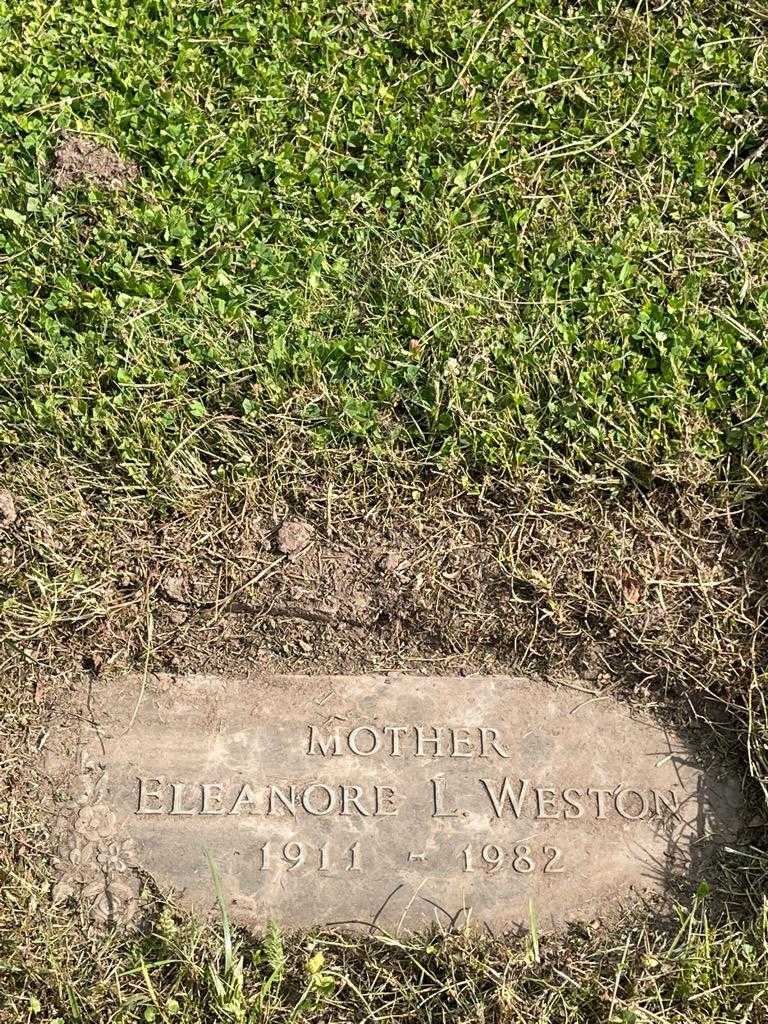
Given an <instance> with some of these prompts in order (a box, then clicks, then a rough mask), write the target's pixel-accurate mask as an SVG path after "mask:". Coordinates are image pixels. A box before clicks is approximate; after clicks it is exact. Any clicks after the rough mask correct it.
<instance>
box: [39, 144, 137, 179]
mask: <svg viewBox="0 0 768 1024" xmlns="http://www.w3.org/2000/svg"><path fill="white" fill-rule="evenodd" d="M138 177H139V167H138V164H136V163H134V162H133V161H132V160H123V159H122V158H121V157H119V156H118V155H117V154H116V153H114V152H112V150H111V149H109V148H108V147H107V146H103V145H101V143H99V142H96V141H95V140H94V139H91V138H87V137H85V136H82V135H65V136H63V137H62V139H61V141H60V143H59V145H58V146H57V147H56V151H55V153H54V154H53V160H52V163H51V178H52V179H53V182H54V184H55V185H56V187H57V188H59V189H65V188H69V187H70V186H71V185H80V184H86V185H98V186H99V187H101V188H107V189H119V188H123V187H124V186H125V185H126V184H127V183H128V182H131V181H136V179H137V178H138Z"/></svg>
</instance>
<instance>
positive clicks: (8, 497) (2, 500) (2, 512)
mask: <svg viewBox="0 0 768 1024" xmlns="http://www.w3.org/2000/svg"><path fill="white" fill-rule="evenodd" d="M15 519H16V502H15V501H14V500H13V495H12V494H11V492H10V491H5V490H0V529H2V528H3V527H5V526H10V525H11V523H13V522H14V521H15Z"/></svg>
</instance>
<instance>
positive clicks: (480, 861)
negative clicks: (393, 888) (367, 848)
mask: <svg viewBox="0 0 768 1024" xmlns="http://www.w3.org/2000/svg"><path fill="white" fill-rule="evenodd" d="M441 860H443V861H444V858H441V857H438V856H436V855H433V854H427V853H426V852H422V853H416V852H414V851H413V850H409V851H408V853H407V855H406V861H407V863H412V862H413V861H420V862H422V863H425V864H429V865H431V866H432V867H434V868H439V867H440V866H441V864H440V863H439V861H441ZM451 860H452V863H454V864H455V863H456V862H455V860H453V858H451ZM458 863H459V869H460V870H461V871H462V872H463V873H466V872H472V871H485V872H486V873H488V874H494V873H496V872H497V871H500V870H501V869H502V868H504V867H507V868H509V869H511V870H512V871H514V872H516V873H517V874H520V875H529V874H531V873H532V872H534V871H536V870H540V871H541V872H542V873H543V874H545V875H548V874H559V873H561V872H562V871H563V870H564V866H563V854H562V850H560V849H559V847H557V846H542V847H541V848H539V847H534V846H531V845H530V844H528V843H517V844H515V845H514V846H512V847H510V848H509V849H506V848H504V847H501V846H497V845H496V844H495V843H486V844H485V845H483V846H481V845H480V844H477V845H473V844H472V843H469V844H468V845H467V846H465V847H464V849H463V850H461V851H460V853H459V855H458ZM368 866H370V865H368ZM442 866H446V864H445V863H443V864H442ZM281 867H282V868H285V869H286V870H287V871H295V870H296V869H297V868H301V867H303V868H305V869H306V868H308V869H310V870H311V869H312V868H314V869H315V870H317V871H334V870H335V871H360V870H361V869H362V867H363V855H362V852H361V850H360V843H359V842H355V843H352V845H351V846H345V847H343V848H336V849H334V848H333V846H332V844H331V843H329V842H326V843H323V845H322V846H314V845H312V844H310V843H303V842H300V841H299V840H296V839H293V840H291V841H290V842H287V843H278V842H271V841H269V840H268V841H267V842H265V843H262V844H261V846H260V847H259V870H260V871H274V870H276V869H279V868H281Z"/></svg>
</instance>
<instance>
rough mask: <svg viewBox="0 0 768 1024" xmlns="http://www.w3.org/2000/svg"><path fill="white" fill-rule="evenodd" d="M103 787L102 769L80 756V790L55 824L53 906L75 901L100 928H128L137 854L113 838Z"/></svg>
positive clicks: (113, 827)
mask: <svg viewBox="0 0 768 1024" xmlns="http://www.w3.org/2000/svg"><path fill="white" fill-rule="evenodd" d="M106 785H107V773H106V771H103V770H101V769H100V768H99V766H98V765H96V764H94V762H93V761H91V760H90V759H89V758H87V757H85V756H84V757H83V759H82V763H81V773H80V784H79V788H78V792H77V793H76V794H75V796H74V799H73V800H72V801H71V802H70V803H68V804H66V805H65V807H64V808H63V813H62V815H61V818H60V820H59V833H60V835H61V840H60V843H59V847H58V850H57V852H56V855H55V857H54V858H53V866H54V868H55V870H56V874H57V877H58V881H57V882H56V884H55V886H54V888H53V894H52V895H53V902H54V903H61V902H62V901H63V900H65V899H69V898H70V897H73V898H75V899H78V900H80V902H81V903H82V904H84V905H85V907H86V908H87V910H88V914H89V917H90V918H91V920H93V921H95V922H96V923H98V924H103V925H107V924H127V923H128V922H129V921H130V920H131V918H132V917H133V916H134V914H135V913H136V910H137V906H138V904H137V893H138V885H137V882H136V878H135V875H134V874H133V872H132V871H131V868H132V867H133V866H134V865H135V862H136V854H135V849H134V845H133V840H131V839H127V838H124V837H122V836H120V835H118V834H117V818H116V817H115V814H114V813H113V811H112V810H111V809H110V808H109V807H108V806H107V804H105V803H104V802H103V794H104V791H105V789H106Z"/></svg>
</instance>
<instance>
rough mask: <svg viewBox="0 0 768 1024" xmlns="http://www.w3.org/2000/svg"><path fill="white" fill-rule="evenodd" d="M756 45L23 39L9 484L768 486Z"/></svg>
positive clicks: (294, 32)
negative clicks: (304, 465) (90, 472)
mask: <svg viewBox="0 0 768 1024" xmlns="http://www.w3.org/2000/svg"><path fill="white" fill-rule="evenodd" d="M764 13H765V12H764V11H761V8H760V7H759V6H754V5H753V6H750V5H747V4H740V3H736V4H725V3H722V4H720V3H704V2H701V3H687V4H684V5H682V7H681V8H680V11H679V12H678V11H677V5H675V7H674V9H673V6H672V5H667V6H663V8H662V10H661V11H660V12H656V11H654V10H653V9H651V7H648V6H646V4H645V3H644V2H641V3H639V4H637V5H632V4H625V3H620V2H618V3H616V2H611V3H598V2H594V0H593V2H590V3H587V4H579V5H574V6H573V7H570V8H564V7H563V6H562V5H560V4H559V3H546V2H545V3H538V2H537V3H533V2H520V3H511V4H504V5H499V6H496V5H492V4H480V5H477V6H472V5H465V4H463V3H460V2H446V3H439V4H437V3H435V4H431V3H400V2H398V3H389V4H387V3H377V4H369V5H366V4H363V5H356V4H348V3H320V4H319V5H318V4H314V3H313V4H309V3H294V4H290V5H283V4H280V3H265V4H259V5H244V4H241V3H237V2H232V0H224V2H222V3H220V4H217V5H215V6H209V5H201V4H199V3H177V2H174V3H171V4H168V5H159V4H155V3H150V2H138V3H135V4H132V5H131V6H130V8H129V7H128V6H126V5H123V4H121V3H111V2H104V3H87V2H86V3H83V2H78V3H53V4H51V5H48V4H35V3H24V4H13V3H12V4H7V5H6V16H5V18H4V19H3V23H2V30H1V31H2V46H1V47H0V66H2V71H3V83H4V84H3V86H2V94H1V95H0V131H2V136H3V148H2V154H0V172H1V174H0V190H2V201H0V211H2V212H1V214H0V244H2V248H3V251H4V253H5V255H4V257H3V262H2V264H0V272H1V273H2V275H3V277H4V279H5V280H4V284H5V287H4V289H3V297H2V301H1V303H0V316H1V317H2V330H3V346H2V355H0V382H2V384H1V387H2V398H1V401H0V416H1V418H2V421H3V426H2V434H1V437H2V442H3V448H4V451H5V452H6V456H7V457H19V456H21V455H24V456H29V455H30V454H33V455H34V454H37V455H38V456H40V457H41V458H42V459H43V460H45V459H47V453H48V452H49V451H50V450H51V448H55V449H57V450H60V451H62V452H64V453H71V454H74V455H76V456H77V457H79V458H86V459H88V460H93V461H94V462H95V463H96V464H97V465H100V466H101V467H102V468H104V467H106V468H108V470H109V471H110V472H111V471H112V470H113V469H117V470H119V473H120V475H121V477H122V479H123V480H124V481H127V482H129V483H130V484H131V485H132V486H136V487H139V488H140V489H142V490H147V491H148V492H150V493H158V492H159V493H165V492H166V491H167V489H168V480H169V479H173V478H175V477H176V476H178V475H181V476H182V477H188V476H190V475H192V476H193V477H195V478H201V477H202V478H209V477H210V476H211V475H213V476H215V477H221V478H224V479H226V480H232V479H237V478H239V477H243V476H248V475H253V474H258V473H259V472H261V471H262V469H263V465H264V461H265V455H264V453H265V451H267V450H268V451H270V452H271V458H272V459H274V460H276V461H278V462H280V461H281V460H282V461H285V463H286V464H288V465H289V463H290V458H287V457H286V454H285V453H287V452H290V449H291V448H292V447H293V446H294V445H296V446H298V447H299V448H301V449H302V450H304V451H305V452H307V453H309V456H310V457H311V460H312V462H313V464H315V465H317V466H319V467H320V468H321V470H322V472H324V473H328V472H335V473H338V472H340V471H341V469H351V470H352V471H354V470H355V468H357V469H358V470H359V469H360V467H363V466H366V467H370V466H371V465H376V466H380V467H383V468H384V472H392V471H393V470H394V468H395V467H401V468H402V467H405V466H410V467H414V466H416V467H420V468H422V469H427V470H430V471H437V472H447V473H448V474H450V475H452V476H453V477H455V478H457V479H460V478H461V477H462V476H467V477H474V478H477V477H481V476H482V475H484V474H488V473H490V474H493V475H496V476H498V475H507V474H510V473H515V472H518V471H520V470H525V469H526V468H529V467H534V468H536V467H540V466H544V467H546V468H547V469H548V470H549V471H550V472H556V473H558V474H559V475H564V476H565V477H573V476H574V475H577V476H578V475H585V474H586V475H587V476H597V477H600V478H604V479H608V480H618V481H626V480H628V479H629V480H636V481H639V482H641V483H644V482H647V481H648V480H649V479H650V478H652V477H659V476H661V477H673V478H675V479H685V478H689V477H690V476H691V475H693V476H696V475H700V474H701V472H702V466H703V467H704V470H703V471H704V472H705V473H707V472H709V471H710V468H712V467H714V468H715V471H716V472H718V473H719V472H720V467H721V466H723V465H727V468H726V470H725V472H726V475H728V474H730V476H731V477H732V478H739V477H740V476H744V475H745V473H746V474H749V473H750V472H752V473H755V474H757V475H758V477H759V478H760V479H763V478H764V475H763V472H762V468H761V467H762V466H763V465H764V460H763V458H762V456H763V455H764V451H765V436H766V388H767V386H768V356H767V355H766V346H765V343H764V340H763V325H764V322H765V318H766V310H767V309H768V285H767V284H766V282H767V281H768V258H767V257H768V251H767V249H766V237H767V234H768V233H767V232H766V226H767V223H768V202H767V201H766V199H767V194H766V170H765V168H766V160H765V158H764V154H763V153H762V152H761V151H760V146H761V145H762V142H763V140H764V135H765V93H764V87H765V83H766V71H767V69H768V53H767V52H766V48H765V44H764V24H765V23H764ZM63 131H76V132H86V133H92V134H93V135H94V136H95V137H96V138H98V139H99V140H102V141H104V142H106V143H108V144H109V145H111V146H112V147H114V148H115V149H116V150H117V151H118V152H119V153H121V154H122V155H123V156H125V157H129V158H131V159H135V160H136V161H137V162H138V164H139V165H140V167H141V171H142V178H141V181H140V182H139V183H137V184H135V185H130V186H129V187H127V188H126V190H125V191H124V192H119V193H109V192H105V191H104V190H98V189H91V190H89V189H88V188H86V187H81V188H77V189H74V190H69V191H65V192H56V191H55V190H54V189H53V187H52V184H51V182H50V178H49V176H48V175H47V174H46V166H47V164H48V162H49V160H50V158H51V156H52V153H53V151H54V149H55V147H56V144H57V142H58V139H59V137H60V133H61V132H63ZM276 434H277V435H279V437H280V442H279V443H272V444H270V440H271V439H273V438H274V437H275V435H276ZM286 442H287V443H286ZM726 458H727V460H728V461H727V463H725V462H724V460H725V459H726ZM692 467H696V468H695V469H694V468H692ZM745 467H746V468H745Z"/></svg>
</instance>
